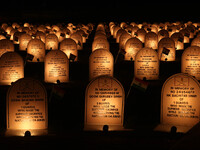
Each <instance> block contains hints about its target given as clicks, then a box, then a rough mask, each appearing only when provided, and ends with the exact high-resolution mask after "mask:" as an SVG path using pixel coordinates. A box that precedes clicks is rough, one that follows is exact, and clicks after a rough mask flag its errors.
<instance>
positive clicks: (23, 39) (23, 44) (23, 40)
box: [19, 33, 32, 51]
mask: <svg viewBox="0 0 200 150" xmlns="http://www.w3.org/2000/svg"><path fill="white" fill-rule="evenodd" d="M31 39H32V37H31V35H29V34H26V33H25V34H22V35H21V36H20V37H19V50H21V51H25V50H26V49H27V45H28V42H29V41H30V40H31Z"/></svg>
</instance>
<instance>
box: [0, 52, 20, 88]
mask: <svg viewBox="0 0 200 150" xmlns="http://www.w3.org/2000/svg"><path fill="white" fill-rule="evenodd" d="M23 77H24V61H23V58H22V57H21V56H20V55H19V54H18V53H16V52H6V53H4V54H3V55H2V56H1V57H0V85H11V83H12V82H15V81H17V80H18V79H21V78H23Z"/></svg>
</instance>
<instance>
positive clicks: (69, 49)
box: [60, 38, 78, 61]
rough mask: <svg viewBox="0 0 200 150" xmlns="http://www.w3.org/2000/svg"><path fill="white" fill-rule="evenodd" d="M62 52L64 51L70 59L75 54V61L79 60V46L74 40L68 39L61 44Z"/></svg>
mask: <svg viewBox="0 0 200 150" xmlns="http://www.w3.org/2000/svg"><path fill="white" fill-rule="evenodd" d="M60 50H61V51H63V52H64V53H65V54H66V55H67V57H68V58H70V54H73V55H75V56H76V58H75V60H74V61H77V60H78V51H77V45H76V42H75V41H74V40H73V39H71V38H67V39H64V40H63V41H62V42H60Z"/></svg>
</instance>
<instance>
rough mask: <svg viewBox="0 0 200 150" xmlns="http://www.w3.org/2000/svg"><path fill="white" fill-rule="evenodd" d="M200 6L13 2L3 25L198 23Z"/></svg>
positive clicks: (4, 10) (109, 0)
mask: <svg viewBox="0 0 200 150" xmlns="http://www.w3.org/2000/svg"><path fill="white" fill-rule="evenodd" d="M198 8H199V2H197V1H194V2H192V1H189V2H188V1H187V2H184V1H183V2H180V1H179V2H177V1H176V2H175V1H165V2H159V1H155V2H151V1H149V2H147V1H141V0H138V1H135V0H132V1H130V0H129V1H126V0H120V1H119V0H117V1H116V0H98V1H91V0H90V1H89V0H85V1H84V0H82V1H78V0H71V1H69V0H65V1H63V0H54V1H53V0H50V1H49V0H30V1H29V0H18V1H17V0H9V1H4V2H2V3H1V10H0V22H5V21H22V22H24V21H29V22H45V23H46V22H50V23H51V22H52V23H54V22H55V23H57V22H75V23H88V22H94V23H99V22H109V21H117V22H118V21H127V22H139V23H140V22H141V23H142V22H150V23H153V22H165V21H169V22H172V21H183V22H187V21H198V20H199V9H198Z"/></svg>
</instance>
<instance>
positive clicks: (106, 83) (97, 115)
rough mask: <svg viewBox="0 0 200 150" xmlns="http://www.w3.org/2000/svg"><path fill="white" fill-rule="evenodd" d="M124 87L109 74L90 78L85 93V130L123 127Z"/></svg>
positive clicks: (118, 128)
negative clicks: (106, 126)
mask: <svg viewBox="0 0 200 150" xmlns="http://www.w3.org/2000/svg"><path fill="white" fill-rule="evenodd" d="M124 96H125V94H124V89H123V87H122V85H121V83H120V82H119V81H118V80H116V79H115V78H112V77H109V76H100V77H98V78H95V79H94V80H92V81H91V82H90V83H89V84H88V86H87V89H86V93H85V126H84V128H85V130H102V129H103V126H104V125H108V126H109V130H120V129H122V128H123V118H124Z"/></svg>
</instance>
